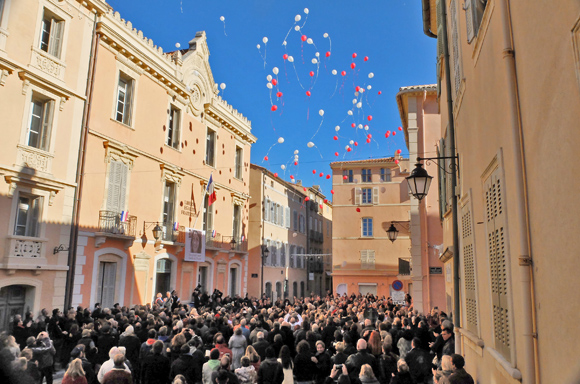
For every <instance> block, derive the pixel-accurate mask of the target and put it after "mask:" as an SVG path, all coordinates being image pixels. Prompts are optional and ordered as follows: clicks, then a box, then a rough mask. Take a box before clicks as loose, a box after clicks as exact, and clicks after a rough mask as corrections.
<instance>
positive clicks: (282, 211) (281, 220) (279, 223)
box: [278, 206, 284, 227]
mask: <svg viewBox="0 0 580 384" xmlns="http://www.w3.org/2000/svg"><path fill="white" fill-rule="evenodd" d="M278 209H279V210H280V214H279V215H278V225H280V226H281V227H283V226H284V207H282V206H278Z"/></svg>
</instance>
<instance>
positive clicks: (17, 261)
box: [0, 236, 66, 270]
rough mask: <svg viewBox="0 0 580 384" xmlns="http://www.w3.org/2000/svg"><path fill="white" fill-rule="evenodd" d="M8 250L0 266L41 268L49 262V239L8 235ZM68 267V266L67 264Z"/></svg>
mask: <svg viewBox="0 0 580 384" xmlns="http://www.w3.org/2000/svg"><path fill="white" fill-rule="evenodd" d="M6 240H7V241H6V250H5V253H4V255H5V256H4V258H3V259H2V262H1V264H0V266H1V267H2V268H5V269H11V270H15V269H40V268H43V267H45V266H46V265H47V264H48V262H47V258H46V248H47V247H46V243H47V242H48V239H44V238H37V237H25V236H7V238H6ZM65 269H66V266H65Z"/></svg>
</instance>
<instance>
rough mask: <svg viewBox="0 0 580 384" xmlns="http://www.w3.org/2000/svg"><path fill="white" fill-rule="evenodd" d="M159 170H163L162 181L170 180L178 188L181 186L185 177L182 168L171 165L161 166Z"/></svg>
mask: <svg viewBox="0 0 580 384" xmlns="http://www.w3.org/2000/svg"><path fill="white" fill-rule="evenodd" d="M159 168H160V169H161V181H162V182H165V180H169V181H171V182H173V183H175V184H177V186H180V185H181V180H183V177H184V176H185V172H183V169H182V168H180V167H176V166H173V165H170V164H163V163H162V164H159Z"/></svg>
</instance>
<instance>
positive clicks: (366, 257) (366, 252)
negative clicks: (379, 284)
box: [360, 249, 368, 269]
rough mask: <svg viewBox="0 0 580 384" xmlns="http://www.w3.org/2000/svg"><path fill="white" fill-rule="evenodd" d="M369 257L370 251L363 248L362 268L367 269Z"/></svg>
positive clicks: (361, 252)
mask: <svg viewBox="0 0 580 384" xmlns="http://www.w3.org/2000/svg"><path fill="white" fill-rule="evenodd" d="M367 259H368V251H367V250H366V249H362V250H361V251H360V268H361V269H367Z"/></svg>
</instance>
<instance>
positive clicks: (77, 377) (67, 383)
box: [62, 358, 88, 384]
mask: <svg viewBox="0 0 580 384" xmlns="http://www.w3.org/2000/svg"><path fill="white" fill-rule="evenodd" d="M62 384H88V382H87V378H86V377H85V370H84V369H83V362H82V361H81V359H79V358H76V359H74V360H73V361H71V362H70V364H69V365H68V369H67V370H66V372H65V374H64V377H63V378H62Z"/></svg>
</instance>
